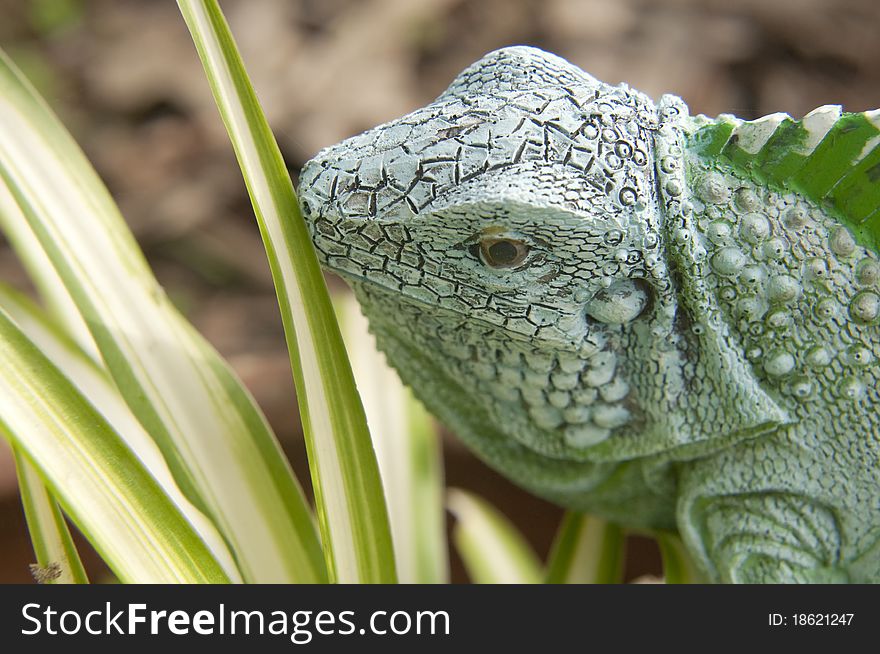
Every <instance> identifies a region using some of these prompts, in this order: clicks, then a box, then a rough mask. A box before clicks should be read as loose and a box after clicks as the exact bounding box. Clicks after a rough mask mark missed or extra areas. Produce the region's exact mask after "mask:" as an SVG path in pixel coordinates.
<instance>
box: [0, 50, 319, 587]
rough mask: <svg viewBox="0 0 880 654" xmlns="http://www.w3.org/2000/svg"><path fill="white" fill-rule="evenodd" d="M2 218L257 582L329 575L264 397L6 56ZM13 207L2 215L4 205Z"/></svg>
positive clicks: (0, 70) (0, 122) (1, 85)
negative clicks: (143, 246) (169, 285)
mask: <svg viewBox="0 0 880 654" xmlns="http://www.w3.org/2000/svg"><path fill="white" fill-rule="evenodd" d="M0 179H2V181H3V183H4V184H5V186H6V187H7V189H8V191H9V193H10V195H11V197H12V198H13V199H14V201H15V204H16V205H17V208H18V210H17V211H4V212H3V213H2V215H0V220H2V222H3V227H4V229H5V230H6V231H7V233H10V234H16V235H22V234H25V233H27V232H30V233H31V234H32V236H33V238H26V237H24V238H17V239H13V240H12V242H13V245H16V246H18V247H31V248H33V247H36V246H38V247H39V248H40V249H41V250H42V252H43V255H39V254H34V253H33V252H20V256H21V258H22V260H23V262H24V263H25V265H27V266H28V267H29V272H30V273H31V275H32V276H33V277H34V278H35V279H39V278H40V277H41V271H40V270H39V269H37V268H36V266H38V265H43V264H42V262H46V261H48V262H49V263H50V264H51V266H52V267H53V269H54V271H55V273H56V274H57V276H58V278H59V279H60V280H61V281H62V283H63V286H64V289H65V290H66V292H67V294H68V295H69V296H70V298H71V299H72V301H73V303H74V304H75V305H76V307H77V310H78V311H79V313H80V314H81V315H82V317H83V319H84V321H85V323H86V325H87V326H88V329H89V332H90V334H91V336H92V338H93V339H94V341H95V344H96V345H97V347H98V349H99V350H100V353H101V356H102V358H103V361H104V363H105V365H106V368H107V370H108V371H109V372H110V374H111V375H112V377H113V379H114V381H115V383H116V385H117V387H118V388H119V389H120V392H121V393H122V395H123V397H124V398H125V400H126V402H127V403H128V405H129V406H130V407H131V410H132V413H133V414H134V415H135V416H137V418H138V420H139V421H140V422H141V424H143V425H144V427H145V429H146V430H147V432H148V433H149V434H150V436H151V437H152V438H153V439H154V440H155V442H156V444H157V445H158V446H159V448H160V449H161V451H162V454H163V456H164V457H165V459H166V461H167V462H168V466H169V468H170V469H171V471H172V473H173V474H174V477H175V480H177V482H178V485H179V486H180V488H181V489H182V490H183V491H184V492H185V493H186V495H187V497H188V498H189V499H190V500H191V501H192V502H193V503H194V504H196V505H197V506H198V507H199V508H200V509H202V510H203V511H204V512H205V513H206V515H208V516H209V517H210V518H211V519H212V520H213V521H214V522H215V524H216V525H217V527H218V529H219V530H220V531H221V533H222V534H223V537H224V538H225V539H226V540H227V541H228V543H229V544H230V547H231V549H232V551H233V553H234V556H235V558H236V561H237V562H238V565H239V567H240V569H241V571H242V573H243V575H244V578H245V579H246V580H248V581H256V582H269V581H274V582H285V581H296V582H316V581H322V580H325V579H326V572H325V569H324V565H323V560H322V557H321V549H320V543H319V541H318V538H317V532H316V530H315V527H314V521H313V518H312V516H311V511H310V509H309V507H308V504H307V503H306V501H305V499H304V496H303V494H302V491H301V489H300V488H299V486H298V484H297V482H296V480H295V478H294V477H293V474H292V472H291V470H290V468H289V466H288V465H287V462H286V460H285V459H284V457H283V454H282V452H281V448H280V447H279V446H278V443H277V442H276V441H275V438H274V436H273V435H272V433H271V431H270V430H269V427H268V425H267V424H266V422H265V419H264V418H263V416H262V414H261V413H260V412H259V410H258V409H257V408H256V406H255V404H254V402H253V399H252V398H251V397H250V395H249V394H248V393H247V391H246V390H245V389H244V387H243V386H242V385H241V383H240V382H239V381H238V379H237V378H236V377H235V376H234V374H233V373H232V371H231V370H230V369H229V367H228V366H227V364H226V363H225V362H224V361H223V360H222V359H221V358H220V357H219V355H218V354H217V353H216V352H215V351H214V350H213V348H211V347H210V346H209V345H208V344H207V343H206V342H205V341H204V339H203V338H201V336H199V335H198V334H197V333H196V332H195V330H194V329H193V328H192V326H191V325H189V323H187V322H186V320H185V319H184V318H183V317H182V316H181V315H180V314H179V312H178V311H177V310H176V309H175V308H174V307H173V305H172V304H171V303H170V301H169V300H168V299H167V297H166V296H165V294H164V292H163V291H162V289H161V288H160V287H159V285H158V283H157V282H156V280H155V278H154V277H153V275H152V273H151V271H150V270H149V268H148V266H147V264H146V262H145V260H144V258H143V255H142V253H141V252H140V250H139V248H138V247H137V244H136V243H135V241H134V238H133V237H132V235H131V233H130V232H129V231H128V229H127V227H126V225H125V223H124V221H123V220H122V218H121V216H120V215H119V212H118V209H117V208H116V206H115V204H114V203H113V201H112V199H111V198H110V196H109V194H108V193H107V190H106V188H105V187H104V186H103V184H102V183H101V182H100V180H99V179H98V177H97V175H96V174H95V172H94V170H93V169H92V168H91V166H90V165H89V163H88V161H87V160H86V159H85V157H84V156H83V154H82V152H81V151H80V150H79V148H78V147H77V146H76V144H75V143H74V142H73V140H72V139H71V138H70V135H69V134H68V133H67V132H66V131H65V130H64V128H63V127H62V126H61V124H60V123H59V122H58V120H57V118H55V116H54V115H53V114H52V112H51V111H50V110H49V109H48V107H46V106H45V104H44V103H43V102H42V101H41V100H40V99H39V97H38V96H37V95H36V93H35V92H34V90H33V89H32V88H31V87H30V85H29V84H27V82H26V81H25V80H24V79H23V78H22V77H21V75H20V73H18V71H16V70H15V68H14V67H13V66H12V64H11V62H10V61H9V59H8V58H7V57H6V56H5V55H3V54H2V53H0ZM0 209H2V207H0Z"/></svg>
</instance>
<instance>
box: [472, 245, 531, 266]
mask: <svg viewBox="0 0 880 654" xmlns="http://www.w3.org/2000/svg"><path fill="white" fill-rule="evenodd" d="M528 254H529V246H528V245H526V244H525V243H523V242H522V241H515V240H513V239H509V238H484V239H483V240H482V241H480V257H481V258H482V260H483V263H485V264H486V265H487V266H489V267H491V268H513V267H514V266H518V265H519V264H521V263H522V262H523V261H524V260H525V258H526V256H527V255H528Z"/></svg>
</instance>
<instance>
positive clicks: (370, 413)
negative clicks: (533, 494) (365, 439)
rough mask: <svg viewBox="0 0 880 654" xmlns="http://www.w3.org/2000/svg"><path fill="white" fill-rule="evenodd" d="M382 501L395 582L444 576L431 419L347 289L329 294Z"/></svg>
mask: <svg viewBox="0 0 880 654" xmlns="http://www.w3.org/2000/svg"><path fill="white" fill-rule="evenodd" d="M335 304H336V311H337V314H338V315H339V324H340V326H341V328H342V336H343V338H344V339H345V344H346V346H347V347H348V354H349V359H350V360H351V367H352V370H353V371H354V377H355V381H356V382H357V386H358V391H359V392H360V396H361V400H362V401H363V403H364V411H366V414H367V424H368V425H369V427H370V433H371V434H372V436H373V445H374V446H375V448H376V457H377V459H378V461H379V470H380V471H381V473H382V484H383V486H384V488H385V498H386V500H387V502H388V517H389V519H390V521H391V535H392V537H393V538H394V555H395V560H396V562H397V576H398V580H399V581H400V583H418V584H440V583H446V582H448V580H449V562H448V555H447V551H446V521H445V520H446V516H445V510H444V507H443V462H442V457H441V452H440V440H439V435H438V434H437V430H436V429H435V427H434V423H433V420H432V419H431V417H430V415H428V413H427V411H426V410H425V408H424V407H423V406H422V405H421V403H420V402H418V401H417V400H416V399H415V397H413V394H412V392H411V391H410V390H409V389H408V388H406V387H405V386H404V385H403V384H402V383H401V381H400V378H399V377H398V376H397V373H396V372H394V371H393V370H392V369H391V368H390V367H389V366H388V364H387V363H386V362H385V358H384V357H383V356H382V355H381V354H380V353H379V352H378V350H377V349H376V340H375V339H374V338H373V336H372V335H371V334H370V333H369V331H368V325H367V320H366V318H364V316H363V314H361V311H360V307H359V305H358V303H357V300H355V298H354V295H352V294H351V293H346V294H344V295H341V296H340V297H339V298H336V299H335Z"/></svg>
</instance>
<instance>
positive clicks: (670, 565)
mask: <svg viewBox="0 0 880 654" xmlns="http://www.w3.org/2000/svg"><path fill="white" fill-rule="evenodd" d="M654 536H655V538H656V539H657V545H658V546H659V547H660V556H661V558H662V559H663V577H664V579H665V580H666V583H667V584H700V583H705V579H704V578H703V575H702V574H701V573H700V571H699V570H698V569H697V567H696V566H695V565H694V562H693V559H691V557H690V555H689V554H688V552H687V550H686V549H685V547H684V544H683V543H682V542H681V538H679V536H678V534H674V533H672V532H667V531H661V532H657V533H656V534H654Z"/></svg>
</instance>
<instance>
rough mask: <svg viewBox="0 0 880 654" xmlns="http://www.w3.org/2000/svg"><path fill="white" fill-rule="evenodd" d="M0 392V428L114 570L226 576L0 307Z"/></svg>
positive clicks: (178, 578) (140, 575) (158, 576)
mask: <svg viewBox="0 0 880 654" xmlns="http://www.w3.org/2000/svg"><path fill="white" fill-rule="evenodd" d="M0 397H2V398H3V406H2V409H3V410H2V413H0V433H2V434H3V435H4V436H5V437H6V438H7V439H9V441H10V442H11V444H12V446H13V447H14V448H15V449H16V450H18V451H19V452H20V453H22V454H23V455H24V456H25V457H26V458H27V460H28V462H29V463H31V464H32V465H34V466H35V467H36V468H37V469H38V470H39V472H40V476H41V477H42V478H43V480H44V481H45V483H46V484H47V486H48V488H49V491H50V492H51V493H52V495H54V496H55V497H56V498H58V501H59V502H60V504H61V506H62V508H63V509H64V511H65V512H66V513H67V514H68V515H70V516H71V518H72V520H73V521H74V522H75V523H76V524H77V526H78V527H79V528H80V529H81V530H82V532H83V533H84V534H85V535H86V537H87V538H89V540H90V541H91V542H92V543H93V544H94V546H95V548H96V549H97V550H98V552H99V553H100V554H101V556H102V558H103V559H104V560H105V561H106V562H107V564H108V565H109V566H110V568H111V569H112V570H113V571H114V573H116V575H117V576H118V577H119V579H120V580H122V581H127V582H136V583H160V582H161V583H169V582H213V583H219V582H226V581H228V580H229V578H228V576H227V575H226V574H225V572H224V571H223V568H222V567H221V566H220V564H219V563H218V562H217V560H216V559H215V558H214V556H213V555H212V553H211V551H210V550H209V549H208V548H207V546H206V545H205V543H204V542H203V540H202V539H201V537H200V536H199V535H198V533H197V532H196V531H195V529H193V527H192V525H191V524H190V523H189V521H188V520H187V519H186V518H185V517H184V516H183V515H182V514H181V512H180V511H179V510H178V508H177V507H176V506H175V505H174V503H173V502H172V500H171V499H170V498H169V497H168V495H166V493H165V491H164V490H163V489H162V488H161V486H160V485H159V484H158V483H157V482H156V480H155V478H154V477H153V475H152V474H151V473H150V471H149V470H148V469H147V468H146V466H144V464H143V463H142V462H141V460H140V459H139V458H138V456H137V455H136V454H135V453H134V452H132V450H131V449H130V448H129V447H128V446H127V445H126V444H125V443H124V442H123V440H122V439H121V438H120V437H119V436H118V434H116V432H115V431H114V430H113V428H112V427H111V426H110V425H109V424H108V422H107V421H106V419H105V418H104V417H103V416H102V415H101V414H100V413H99V412H98V411H97V410H96V409H95V408H94V407H93V406H92V405H91V404H89V402H88V401H86V399H85V398H84V397H83V396H82V395H81V394H80V392H79V391H78V390H77V389H76V387H75V386H74V385H73V384H72V383H71V382H70V381H69V380H68V379H67V378H66V377H65V376H64V375H63V374H62V373H61V372H60V371H59V370H58V369H57V368H56V367H55V366H54V365H53V364H52V363H51V362H50V361H49V360H48V359H47V358H46V357H45V356H44V355H43V353H42V352H40V350H39V349H37V347H36V346H35V345H34V344H33V343H32V342H31V341H30V340H28V338H27V337H26V336H25V335H24V333H22V332H21V330H20V329H18V327H17V326H16V325H15V323H14V322H13V321H12V320H11V319H10V318H9V316H8V315H7V314H6V312H5V311H3V310H2V309H0Z"/></svg>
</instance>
